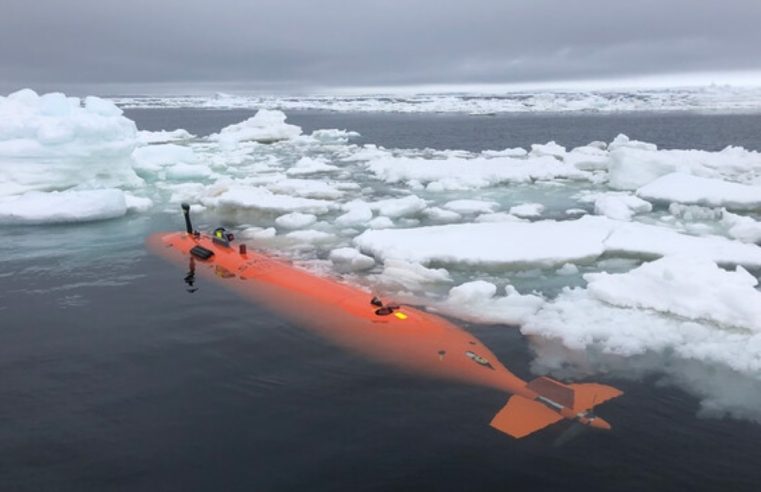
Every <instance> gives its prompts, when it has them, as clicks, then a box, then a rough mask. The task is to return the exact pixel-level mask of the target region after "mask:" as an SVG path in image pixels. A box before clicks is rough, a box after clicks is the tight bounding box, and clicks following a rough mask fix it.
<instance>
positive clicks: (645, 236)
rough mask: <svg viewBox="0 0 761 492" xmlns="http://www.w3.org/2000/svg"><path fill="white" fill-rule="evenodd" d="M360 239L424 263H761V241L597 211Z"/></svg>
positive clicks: (385, 254) (389, 254)
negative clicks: (614, 259) (626, 258)
mask: <svg viewBox="0 0 761 492" xmlns="http://www.w3.org/2000/svg"><path fill="white" fill-rule="evenodd" d="M354 243H355V244H356V245H357V246H358V247H359V248H360V249H361V250H362V251H365V252H368V253H371V254H372V255H373V256H375V257H376V258H380V259H386V258H395V259H404V260H407V261H415V262H418V263H422V264H430V263H441V264H461V265H470V266H476V265H478V266H483V267H510V266H514V265H524V264H537V265H547V266H551V265H562V264H563V263H566V262H577V261H590V260H594V259H595V258H598V257H599V256H601V255H602V254H603V253H606V252H607V253H618V254H627V255H635V256H639V257H643V258H654V257H659V256H665V255H670V254H676V253H684V252H692V253H693V254H696V255H699V256H702V257H705V258H709V259H711V260H713V261H716V262H719V263H724V264H742V265H749V266H761V247H758V246H755V245H751V244H742V243H739V242H736V241H732V240H730V239H727V238H724V237H719V236H705V237H701V236H690V235H687V234H682V233H679V232H677V231H675V230H672V229H667V228H663V227H658V226H654V225H648V224H640V223H632V222H620V221H615V220H609V219H607V218H603V217H592V216H584V217H582V218H580V219H578V220H567V221H554V220H545V221H539V222H529V223H526V222H512V221H510V222H508V221H505V222H493V223H470V224H451V225H442V226H429V227H418V228H407V229H395V230H383V231H365V232H364V233H362V234H361V235H359V236H357V237H356V238H354Z"/></svg>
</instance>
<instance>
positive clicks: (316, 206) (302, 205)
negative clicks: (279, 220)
mask: <svg viewBox="0 0 761 492" xmlns="http://www.w3.org/2000/svg"><path fill="white" fill-rule="evenodd" d="M201 203H203V204H204V205H205V206H207V207H215V208H221V209H227V210H235V209H256V210H261V211H270V212H303V213H312V214H324V213H327V212H329V211H330V210H333V209H335V208H336V206H337V205H336V204H335V203H333V202H329V201H326V200H314V199H311V198H301V197H294V196H288V195H278V194H275V193H272V192H271V191H269V190H268V189H266V188H261V187H246V186H232V187H230V188H228V189H226V190H224V191H222V192H221V193H219V194H218V195H213V196H206V197H203V198H202V199H201Z"/></svg>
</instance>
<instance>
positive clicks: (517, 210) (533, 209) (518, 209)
mask: <svg viewBox="0 0 761 492" xmlns="http://www.w3.org/2000/svg"><path fill="white" fill-rule="evenodd" d="M542 212H544V205H542V204H541V203H523V204H521V205H515V206H512V207H510V213H511V214H512V215H515V216H516V217H539V216H540V215H542Z"/></svg>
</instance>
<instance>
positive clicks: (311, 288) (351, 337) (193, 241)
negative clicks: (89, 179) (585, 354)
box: [147, 204, 622, 438]
mask: <svg viewBox="0 0 761 492" xmlns="http://www.w3.org/2000/svg"><path fill="white" fill-rule="evenodd" d="M182 208H183V211H184V214H185V226H186V230H185V232H175V233H158V234H154V235H152V236H151V237H150V238H149V239H148V241H147V244H148V246H149V248H150V249H151V250H152V251H153V252H155V253H157V254H158V255H160V256H163V257H165V258H167V259H169V260H171V261H174V262H176V263H184V264H187V263H188V262H190V265H191V273H189V277H190V279H189V278H188V277H186V282H188V283H189V284H191V285H192V279H193V277H194V275H195V271H196V270H198V272H200V273H201V274H202V275H209V276H211V277H213V278H219V279H221V280H222V282H223V284H224V285H225V286H227V287H229V288H231V289H233V290H235V291H237V292H239V293H240V294H242V295H244V296H245V297H247V298H249V299H251V300H253V301H255V302H256V303H258V304H260V305H262V306H264V307H266V308H267V309H269V310H271V311H273V312H275V313H277V314H278V315H280V316H282V317H283V318H285V319H288V320H289V321H291V322H293V323H295V324H297V325H298V326H301V327H304V328H307V329H310V330H313V331H315V332H317V333H318V334H319V335H321V336H323V337H324V338H326V339H328V340H330V341H332V342H333V343H335V344H337V345H339V346H341V347H344V348H346V349H349V350H352V351H355V352H358V353H361V354H364V355H365V356H367V357H369V358H371V359H373V360H376V361H379V362H382V363H386V364H389V365H391V366H395V367H398V368H401V369H404V370H407V371H411V372H414V373H419V374H424V375H427V376H432V377H438V378H446V379H450V380H455V381H459V382H464V383H469V384H473V385H479V386H486V387H489V388H494V389H497V390H500V391H504V392H506V393H510V394H511V395H512V396H510V398H509V399H508V401H507V404H506V405H505V406H504V407H503V408H502V409H501V410H500V411H499V412H498V413H497V415H496V416H495V417H494V418H493V419H492V421H491V426H492V427H494V428H495V429H498V430H499V431H501V432H504V433H506V434H508V435H510V436H513V437H515V438H521V437H524V436H527V435H529V434H531V433H533V432H536V431H538V430H541V429H543V428H545V427H547V426H549V425H551V424H553V423H555V422H559V421H561V420H563V419H566V420H571V421H575V422H578V423H580V424H583V425H586V426H589V427H594V428H597V429H610V424H608V423H607V422H606V421H605V420H603V419H602V418H600V417H598V416H596V415H595V413H594V412H593V410H592V409H593V408H594V407H595V406H596V405H599V404H600V403H603V402H605V401H607V400H610V399H612V398H615V397H617V396H620V395H621V394H622V392H621V391H620V390H618V389H616V388H613V387H611V386H606V385H603V384H596V383H583V384H563V383H561V382H559V381H555V380H554V379H551V378H548V377H539V378H536V379H534V380H532V381H530V382H528V383H527V382H526V381H523V380H522V379H520V378H518V377H517V376H515V375H514V374H512V373H511V372H510V371H508V370H507V368H506V367H505V366H503V365H502V363H500V362H499V360H497V357H496V356H495V355H494V354H493V353H492V352H491V351H490V350H489V349H488V348H486V347H485V346H484V345H483V344H482V343H481V342H480V341H478V340H477V339H476V338H475V337H473V336H472V335H471V334H469V333H468V332H466V331H464V330H463V329H461V328H459V327H457V326H455V325H454V324H452V323H450V322H449V321H447V320H445V319H443V318H441V317H439V316H436V315H433V314H431V313H428V312H425V311H422V310H420V309H416V308H414V307H411V306H407V305H396V304H384V303H383V302H382V301H381V300H380V299H378V298H377V297H373V296H371V295H370V294H368V293H367V292H366V291H364V290H362V289H360V288H357V287H353V286H350V285H347V284H343V283H340V282H337V281H335V280H331V279H328V278H325V277H320V276H317V275H314V274H312V273H310V272H308V271H306V270H304V269H301V268H299V267H296V266H293V265H290V264H288V263H286V262H284V261H280V260H277V259H274V258H271V257H269V256H267V255H264V254H261V253H257V252H253V251H248V250H247V248H246V245H245V244H240V245H239V247H237V248H235V247H233V246H232V244H231V242H232V241H233V239H234V238H233V237H232V234H229V233H227V232H226V231H224V229H222V228H219V229H217V230H216V231H214V234H212V235H206V234H201V233H199V232H198V231H194V230H193V227H192V223H191V220H190V206H189V205H187V204H182Z"/></svg>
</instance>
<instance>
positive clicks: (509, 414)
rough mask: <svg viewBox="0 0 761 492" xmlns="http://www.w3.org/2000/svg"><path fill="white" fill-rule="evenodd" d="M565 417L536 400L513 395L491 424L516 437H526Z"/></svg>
mask: <svg viewBox="0 0 761 492" xmlns="http://www.w3.org/2000/svg"><path fill="white" fill-rule="evenodd" d="M562 419H563V416H562V415H560V414H559V413H557V412H555V411H553V410H550V409H549V408H547V407H546V406H544V405H542V404H541V403H538V402H536V401H532V400H529V399H528V398H524V397H522V396H518V395H513V396H511V397H510V399H509V400H508V401H507V405H505V406H504V407H503V408H502V410H500V411H499V413H497V415H495V416H494V418H493V419H492V421H491V426H492V427H494V428H495V429H497V430H499V431H501V432H504V433H505V434H508V435H510V436H513V437H515V438H521V437H525V436H527V435H529V434H532V433H534V432H536V431H538V430H541V429H544V428H545V427H547V426H548V425H552V424H554V423H555V422H558V421H560V420H562Z"/></svg>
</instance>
